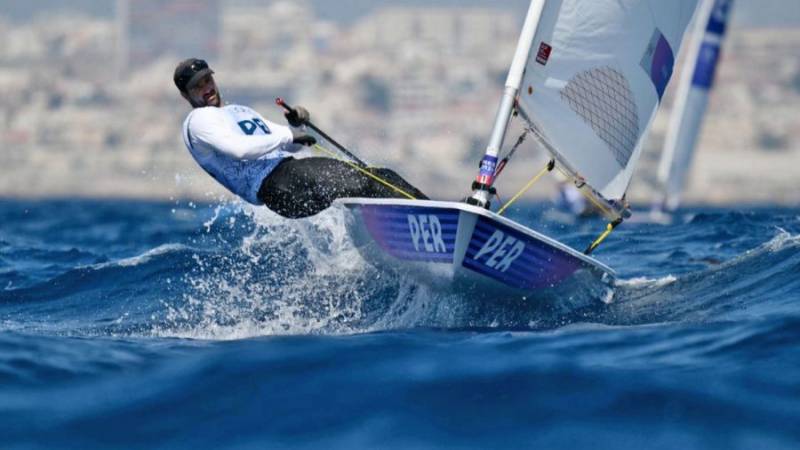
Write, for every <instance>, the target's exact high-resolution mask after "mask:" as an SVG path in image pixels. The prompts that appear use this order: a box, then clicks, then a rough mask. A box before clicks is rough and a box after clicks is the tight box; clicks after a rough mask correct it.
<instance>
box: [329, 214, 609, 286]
mask: <svg viewBox="0 0 800 450" xmlns="http://www.w3.org/2000/svg"><path fill="white" fill-rule="evenodd" d="M339 202H340V203H341V204H342V205H343V206H344V207H345V208H346V209H347V210H348V211H349V212H350V214H349V215H348V220H347V228H348V232H349V234H350V236H351V238H352V239H353V241H354V243H355V245H356V247H357V248H358V250H359V252H360V254H361V255H362V256H363V257H364V258H365V259H366V260H367V261H368V262H370V263H371V264H373V265H375V266H377V267H381V268H389V269H391V270H396V271H399V272H403V273H405V274H408V275H410V276H414V277H415V278H418V279H420V280H421V281H424V282H426V283H427V284H429V285H430V286H432V287H433V288H434V289H437V288H440V289H442V290H445V291H447V292H453V291H456V292H465V293H466V292H469V293H473V294H481V293H484V294H486V295H490V296H492V297H497V295H498V294H502V295H504V296H509V295H511V296H514V297H522V298H531V299H535V298H540V297H547V296H550V295H552V294H554V293H556V292H559V293H562V294H563V293H564V291H565V290H568V289H569V288H570V287H571V286H577V285H578V284H580V285H585V284H586V282H589V283H591V284H595V285H597V284H602V285H606V284H607V283H609V282H610V281H611V280H613V278H614V272H613V271H612V270H611V269H610V268H608V267H607V266H605V265H603V264H602V263H600V262H598V261H597V260H595V259H593V258H591V257H588V256H586V255H583V254H581V253H579V252H577V251H575V250H574V249H572V248H570V247H568V246H566V245H564V244H561V243H560V242H558V241H555V240H553V239H551V238H548V237H546V236H544V235H542V234H539V233H537V232H535V231H533V230H531V229H529V228H526V227H524V226H521V225H519V224H517V223H515V222H513V221H511V220H509V219H506V218H504V217H502V216H499V215H497V214H495V213H493V212H491V211H487V210H485V209H483V208H478V207H475V206H471V205H467V204H464V203H457V202H439V201H419V200H393V199H360V198H359V199H344V200H340V201H339Z"/></svg>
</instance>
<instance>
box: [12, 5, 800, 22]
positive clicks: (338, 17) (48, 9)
mask: <svg viewBox="0 0 800 450" xmlns="http://www.w3.org/2000/svg"><path fill="white" fill-rule="evenodd" d="M222 1H223V2H227V1H235V2H236V3H246V2H248V1H249V2H253V3H261V4H263V3H264V0H222ZM310 1H311V3H312V4H313V5H314V8H316V10H317V13H318V14H319V15H320V16H321V17H324V18H326V19H329V20H334V21H337V22H351V21H353V20H357V19H358V18H360V17H362V16H364V15H365V14H369V13H370V12H372V11H374V10H376V9H379V8H381V7H384V6H391V5H396V6H401V5H406V6H408V5H415V6H426V5H427V6H455V7H466V6H486V7H495V8H506V9H511V10H514V11H518V12H519V13H520V14H524V11H525V10H526V9H527V7H528V4H529V0H503V1H502V2H498V1H496V0H310ZM735 2H736V5H735V8H736V10H735V11H736V12H735V13H734V21H735V23H736V24H738V25H739V26H745V27H785V26H788V27H800V8H798V7H797V5H798V0H735ZM114 4H115V2H114V1H111V0H70V1H69V2H65V1H64V0H36V1H30V0H0V16H4V17H6V18H10V19H12V20H29V19H30V18H32V17H33V16H35V15H38V14H42V13H44V14H58V13H60V12H63V11H77V12H82V13H86V14H92V15H98V16H107V17H108V16H111V15H113V14H114Z"/></svg>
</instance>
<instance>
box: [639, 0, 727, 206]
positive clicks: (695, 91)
mask: <svg viewBox="0 0 800 450" xmlns="http://www.w3.org/2000/svg"><path fill="white" fill-rule="evenodd" d="M732 7H733V0H705V1H704V2H703V3H702V4H701V6H700V10H699V11H698V16H697V23H696V25H695V26H696V28H697V29H696V31H695V33H694V35H695V38H694V39H693V41H692V43H691V44H690V45H689V48H688V51H689V53H688V55H687V63H686V65H685V66H684V68H683V70H682V72H681V81H680V88H679V90H678V93H677V100H676V103H675V110H674V111H673V113H672V117H671V120H670V125H669V129H668V131H667V136H666V140H665V143H664V151H663V153H662V154H661V161H660V162H659V166H658V181H659V185H660V187H661V191H660V192H659V198H658V199H657V200H656V202H655V204H654V214H656V215H657V214H659V213H660V214H663V213H664V212H672V211H675V210H676V209H677V208H678V206H679V205H680V201H681V194H682V193H683V189H684V187H685V185H686V178H687V176H688V174H689V167H690V166H691V163H692V157H693V156H694V153H695V149H696V147H697V141H698V137H699V135H700V130H701V128H702V126H703V116H704V115H705V113H706V109H707V107H708V99H709V95H710V92H711V88H712V87H713V84H714V78H715V74H716V70H717V63H718V62H719V58H720V50H721V47H722V43H723V40H724V39H725V32H726V29H727V25H728V19H729V17H730V13H731V9H732Z"/></svg>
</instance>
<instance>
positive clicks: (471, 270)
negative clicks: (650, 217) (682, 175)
mask: <svg viewBox="0 0 800 450" xmlns="http://www.w3.org/2000/svg"><path fill="white" fill-rule="evenodd" d="M697 3H698V0H671V1H668V2H667V1H663V0H532V1H531V3H530V7H529V9H528V13H527V16H526V18H525V22H524V25H523V28H522V32H521V35H520V39H519V43H518V45H517V49H516V52H515V55H514V58H513V60H512V63H511V66H510V69H509V73H508V78H507V80H506V84H505V90H504V93H503V95H502V98H501V100H500V106H499V108H498V112H497V116H496V120H495V124H494V127H493V130H492V133H491V137H490V139H489V143H488V146H487V150H486V152H485V155H484V156H483V158H482V161H481V163H480V170H479V173H478V174H477V176H476V178H475V181H474V182H473V183H472V194H471V195H470V196H469V197H468V198H467V199H466V201H463V202H451V201H430V200H424V201H423V200H413V199H408V200H404V199H364V198H350V199H342V200H339V202H340V203H341V204H342V205H343V206H344V207H345V208H346V210H347V211H348V212H349V213H350V214H348V215H347V217H348V218H347V224H346V226H347V229H348V231H349V233H350V235H351V237H352V239H353V241H354V243H355V245H356V247H357V248H358V250H359V252H360V253H361V255H362V256H363V257H364V258H365V259H367V260H368V261H370V262H371V263H373V264H375V265H377V266H381V267H391V268H395V269H397V270H402V271H403V272H404V273H406V274H408V275H409V276H413V277H416V278H420V279H427V280H428V281H429V282H430V283H429V285H431V286H433V287H443V288H445V287H446V288H447V289H448V290H450V291H452V290H456V291H458V292H463V291H472V292H478V293H480V292H484V293H486V292H491V295H493V296H496V295H513V296H516V297H518V298H525V299H540V298H544V297H548V295H550V294H552V293H556V294H557V293H559V292H561V293H563V289H565V288H566V287H568V286H571V285H573V283H580V284H581V285H584V284H585V283H584V282H585V281H588V282H591V283H596V282H600V284H602V282H607V281H610V280H613V279H614V277H615V272H614V271H613V270H612V269H611V268H610V267H608V266H606V265H605V264H603V263H601V262H600V261H598V260H597V259H595V258H594V257H592V256H591V255H592V252H593V251H594V250H595V249H596V248H597V247H598V246H599V245H600V243H601V242H602V241H603V239H605V238H606V237H607V236H608V235H609V234H610V233H611V232H612V231H613V229H614V228H616V227H617V226H618V225H619V224H621V223H622V222H623V221H624V219H625V218H626V217H627V216H628V215H629V212H628V209H627V207H626V202H625V193H626V190H627V188H628V184H629V182H630V179H631V176H632V174H633V172H634V167H635V165H636V162H637V160H638V159H639V156H640V153H641V151H642V142H643V140H644V138H645V136H646V134H647V131H648V129H649V128H650V125H651V122H652V119H653V117H654V115H655V112H656V110H657V108H658V106H659V104H660V102H661V98H662V96H663V94H664V91H665V90H666V87H667V84H668V82H669V81H670V78H671V76H672V71H673V66H674V63H675V55H676V54H677V52H678V51H679V49H680V47H681V44H682V42H683V36H684V34H685V32H686V28H687V27H688V24H689V23H690V21H691V19H692V17H693V15H694V13H695V10H696V9H697ZM515 116H516V117H519V118H521V119H522V120H524V126H525V128H526V129H527V131H528V132H529V133H531V134H532V135H533V136H534V137H535V138H536V139H537V140H538V141H539V143H540V144H541V145H542V146H543V147H544V148H545V149H546V150H547V151H548V152H549V153H550V156H551V157H552V159H551V160H550V162H549V163H548V164H547V166H546V167H544V168H542V170H541V171H540V172H539V173H538V174H537V176H536V177H534V179H533V180H532V182H533V181H535V180H536V179H538V177H540V176H542V175H544V174H546V173H548V172H550V171H553V170H559V171H561V172H562V173H563V174H565V175H566V176H568V178H569V179H570V180H572V182H573V183H575V185H576V187H578V188H579V189H580V190H581V191H582V192H583V193H584V194H585V195H586V196H587V198H588V199H590V200H591V201H592V202H593V203H594V204H595V205H596V206H598V207H599V208H601V209H602V211H603V212H604V214H605V215H606V216H607V217H608V218H609V224H608V226H607V227H606V229H605V231H604V232H603V233H602V234H600V236H599V237H598V239H596V240H595V241H594V242H592V243H591V245H589V246H588V247H587V248H586V250H584V251H583V252H581V251H579V250H576V249H574V248H571V247H569V246H567V245H565V244H563V243H561V242H559V241H557V240H555V239H552V238H550V237H548V236H545V235H544V234H542V233H539V232H537V231H535V230H532V229H530V228H528V227H525V226H523V225H521V224H519V223H517V222H515V221H513V220H510V219H508V218H507V217H505V216H504V215H503V214H504V212H505V211H506V208H507V207H508V204H506V205H503V206H501V207H500V208H499V209H498V208H497V206H499V205H492V203H491V200H492V196H493V193H494V183H495V181H496V180H497V178H498V176H499V175H500V173H501V172H502V168H503V167H504V166H505V164H507V163H508V158H509V156H510V154H509V155H506V156H505V157H501V149H502V148H503V144H504V140H505V138H506V133H507V130H508V127H509V122H510V121H511V120H512V118H513V117H515ZM519 142H520V141H518V143H519ZM515 149H516V146H515V147H514V149H512V150H511V151H510V152H509V153H513V150H515ZM529 184H531V183H529ZM521 192H523V191H521ZM516 197H517V196H515V198H516ZM493 207H495V209H494V210H493V209H492V208H493Z"/></svg>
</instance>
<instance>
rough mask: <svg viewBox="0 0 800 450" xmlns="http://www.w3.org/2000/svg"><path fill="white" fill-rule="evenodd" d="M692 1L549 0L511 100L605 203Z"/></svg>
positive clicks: (615, 195)
mask: <svg viewBox="0 0 800 450" xmlns="http://www.w3.org/2000/svg"><path fill="white" fill-rule="evenodd" d="M698 1H699V0H669V1H667V0H548V1H547V2H546V5H545V8H544V11H543V14H542V17H541V20H540V21H539V27H538V30H537V32H536V36H535V38H534V41H533V47H532V51H531V54H530V57H529V59H528V63H527V67H526V73H525V77H524V79H523V82H522V85H521V86H520V92H519V102H520V105H521V108H522V110H523V113H524V115H525V116H526V117H528V118H529V120H530V121H531V122H532V123H531V125H532V126H533V127H534V128H535V129H536V131H537V134H538V135H539V137H540V138H541V139H542V140H543V141H544V143H545V144H546V145H547V146H548V147H549V149H550V151H551V152H552V153H553V154H554V156H555V157H556V158H557V159H558V161H559V162H560V163H561V165H562V166H565V167H566V168H567V169H568V170H569V171H570V172H572V173H573V174H574V175H576V176H578V177H581V178H582V179H583V180H585V181H586V183H587V184H588V185H590V186H591V187H592V188H594V189H595V190H596V191H597V192H599V193H600V195H602V196H603V197H605V198H606V199H609V200H612V199H620V198H622V196H623V195H624V194H625V191H626V190H627V188H628V184H629V183H630V179H631V176H632V175H633V170H634V166H635V165H636V161H637V160H638V159H639V155H640V153H641V149H642V141H643V139H644V136H645V135H646V132H647V130H648V129H649V127H650V124H651V121H652V119H653V117H654V115H655V112H656V109H657V107H658V104H659V103H660V100H661V97H662V96H663V94H664V91H665V90H666V87H667V83H668V82H669V80H670V78H671V77H672V70H673V66H674V64H675V59H676V55H677V53H678V51H679V49H680V47H681V43H682V41H683V36H684V34H685V32H686V28H687V27H688V25H689V22H690V21H691V19H692V16H693V15H694V13H695V10H696V9H697V4H698Z"/></svg>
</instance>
